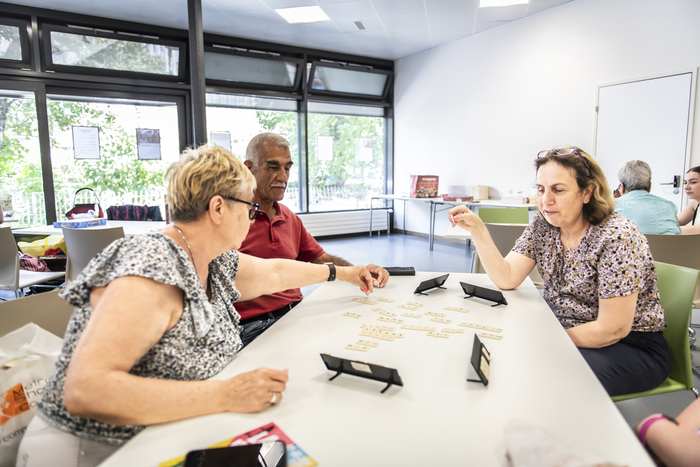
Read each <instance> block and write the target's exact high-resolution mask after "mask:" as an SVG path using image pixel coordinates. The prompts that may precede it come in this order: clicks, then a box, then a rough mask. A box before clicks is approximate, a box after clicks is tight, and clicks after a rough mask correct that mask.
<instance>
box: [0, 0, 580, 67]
mask: <svg viewBox="0 0 700 467" xmlns="http://www.w3.org/2000/svg"><path fill="white" fill-rule="evenodd" d="M2 1H8V0H0V2H2ZM9 1H10V2H11V3H16V4H20V5H27V6H32V7H37V8H47V9H53V10H60V11H67V12H75V13H81V14H85V15H93V16H101V17H105V18H114V19H120V20H126V21H133V22H137V23H143V24H152V25H156V26H167V27H175V28H182V29H186V28H187V0H9ZM478 1H479V0H202V10H203V20H204V28H205V31H207V32H214V33H217V34H222V35H230V36H234V37H242V38H248V39H255V40H260V41H264V42H277V43H282V44H287V45H296V46H300V47H314V48H319V49H323V50H335V51H338V52H345V53H353V54H357V55H366V56H372V57H378V58H386V59H396V58H400V57H404V56H407V55H412V54H414V53H417V52H420V51H422V50H426V49H429V48H431V47H433V46H436V45H440V44H444V43H447V42H451V41H454V40H457V39H460V38H462V37H466V36H469V35H470V34H472V33H479V32H482V31H486V30H489V29H492V28H494V27H497V26H500V25H503V24H506V23H507V22H509V21H510V20H517V19H519V18H522V17H523V16H524V15H528V16H529V15H532V14H537V13H539V12H541V11H544V10H546V9H549V8H554V7H558V6H560V5H563V4H566V3H569V2H571V1H573V0H530V5H529V6H524V5H523V6H515V7H503V8H484V9H478V10H477V6H478ZM310 5H321V6H322V7H323V9H324V11H326V13H327V14H328V15H329V17H331V19H332V20H331V21H324V22H319V23H309V24H294V25H290V24H288V23H287V22H286V21H285V20H284V19H283V18H282V17H281V16H279V15H278V14H277V13H275V12H274V11H273V9H275V8H288V7H296V6H310ZM474 15H476V19H474ZM357 20H360V21H362V22H363V24H364V25H365V27H366V28H367V29H366V30H364V31H360V30H358V29H357V27H356V26H355V24H354V21H357ZM472 28H473V29H474V30H473V31H472ZM311 44H316V45H311Z"/></svg>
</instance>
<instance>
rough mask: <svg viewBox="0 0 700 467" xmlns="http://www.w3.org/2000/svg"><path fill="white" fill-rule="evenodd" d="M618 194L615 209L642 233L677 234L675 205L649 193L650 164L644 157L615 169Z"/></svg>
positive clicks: (679, 230) (679, 229)
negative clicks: (617, 170)
mask: <svg viewBox="0 0 700 467" xmlns="http://www.w3.org/2000/svg"><path fill="white" fill-rule="evenodd" d="M617 178H618V179H619V180H620V186H619V188H618V189H619V190H620V195H621V197H620V198H618V199H617V200H616V201H615V211H617V213H618V214H619V215H621V216H622V217H626V218H627V219H629V220H631V221H632V222H634V223H635V225H636V226H637V227H638V228H639V230H640V231H641V232H642V233H644V234H666V235H679V234H680V233H681V227H680V225H678V217H677V216H678V206H676V205H675V204H673V202H671V201H669V200H667V199H665V198H661V197H660V196H656V195H652V194H651V193H649V192H650V191H651V167H649V164H647V163H646V162H644V161H636V160H635V161H629V162H626V163H625V165H623V166H622V168H621V169H620V171H619V172H618V173H617Z"/></svg>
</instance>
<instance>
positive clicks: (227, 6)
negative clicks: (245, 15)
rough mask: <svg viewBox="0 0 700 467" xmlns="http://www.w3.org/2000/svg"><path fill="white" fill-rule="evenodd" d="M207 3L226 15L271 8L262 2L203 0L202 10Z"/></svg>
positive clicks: (248, 0) (252, 0)
mask: <svg viewBox="0 0 700 467" xmlns="http://www.w3.org/2000/svg"><path fill="white" fill-rule="evenodd" d="M207 3H208V4H210V5H211V6H213V7H214V8H218V9H219V10H220V11H223V12H224V13H234V12H239V11H259V10H269V7H268V6H267V5H265V4H264V3H263V2H262V0H236V1H235V2H232V1H231V0H203V1H202V10H204V4H207Z"/></svg>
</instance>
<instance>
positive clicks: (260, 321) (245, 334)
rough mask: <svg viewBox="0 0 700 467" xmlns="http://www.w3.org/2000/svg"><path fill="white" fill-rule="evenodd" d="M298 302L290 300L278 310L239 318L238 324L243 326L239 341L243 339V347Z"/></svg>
mask: <svg viewBox="0 0 700 467" xmlns="http://www.w3.org/2000/svg"><path fill="white" fill-rule="evenodd" d="M299 303H300V302H292V303H290V304H289V305H285V306H283V307H282V308H280V309H278V310H275V311H270V312H269V313H263V314H262V315H258V316H256V317H254V318H248V319H244V320H241V322H240V325H241V327H242V328H243V329H242V330H241V341H243V347H245V346H246V345H248V344H250V343H251V342H253V341H254V340H255V339H256V338H257V337H258V336H259V335H260V334H262V333H263V332H265V330H267V329H268V328H269V327H270V326H272V325H273V324H275V323H276V322H277V321H279V319H280V318H282V316H284V315H286V314H287V313H288V312H289V311H290V310H291V309H292V308H294V307H295V306H297V305H298V304H299ZM243 347H241V348H243Z"/></svg>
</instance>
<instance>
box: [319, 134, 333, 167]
mask: <svg viewBox="0 0 700 467" xmlns="http://www.w3.org/2000/svg"><path fill="white" fill-rule="evenodd" d="M316 159H317V160H319V161H332V160H333V137H332V136H320V135H319V136H317V137H316Z"/></svg>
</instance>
